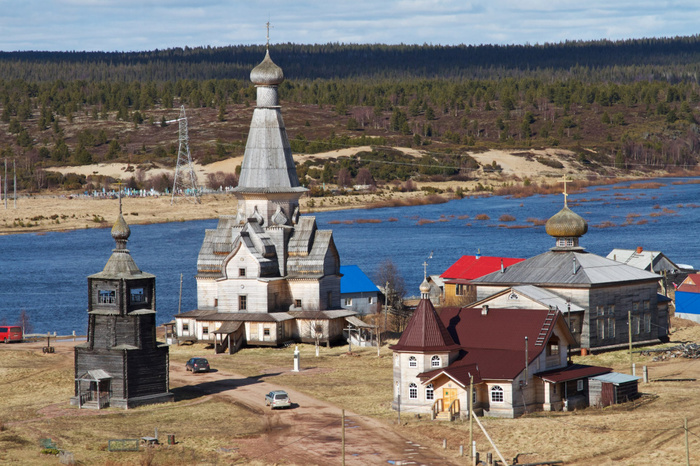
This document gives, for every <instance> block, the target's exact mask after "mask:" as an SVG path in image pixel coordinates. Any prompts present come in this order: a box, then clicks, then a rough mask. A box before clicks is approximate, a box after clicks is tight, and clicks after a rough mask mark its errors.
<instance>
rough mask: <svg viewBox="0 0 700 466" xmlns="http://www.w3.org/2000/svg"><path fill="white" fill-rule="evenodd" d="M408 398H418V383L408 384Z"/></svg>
mask: <svg viewBox="0 0 700 466" xmlns="http://www.w3.org/2000/svg"><path fill="white" fill-rule="evenodd" d="M408 399H409V400H417V399H418V385H416V384H415V383H414V382H411V383H410V384H408Z"/></svg>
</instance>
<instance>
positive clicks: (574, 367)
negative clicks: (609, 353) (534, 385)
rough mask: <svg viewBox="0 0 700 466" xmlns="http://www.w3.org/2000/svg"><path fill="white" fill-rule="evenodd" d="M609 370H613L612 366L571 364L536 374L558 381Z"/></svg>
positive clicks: (553, 381)
mask: <svg viewBox="0 0 700 466" xmlns="http://www.w3.org/2000/svg"><path fill="white" fill-rule="evenodd" d="M608 372H612V368H610V367H598V366H588V365H586V364H571V365H570V366H566V367H565V368H563V369H552V370H550V371H544V372H538V373H537V374H535V375H536V376H537V377H539V378H541V379H542V380H544V381H546V382H552V383H558V382H568V381H569V380H577V379H583V378H586V377H591V376H594V375H600V374H605V373H608Z"/></svg>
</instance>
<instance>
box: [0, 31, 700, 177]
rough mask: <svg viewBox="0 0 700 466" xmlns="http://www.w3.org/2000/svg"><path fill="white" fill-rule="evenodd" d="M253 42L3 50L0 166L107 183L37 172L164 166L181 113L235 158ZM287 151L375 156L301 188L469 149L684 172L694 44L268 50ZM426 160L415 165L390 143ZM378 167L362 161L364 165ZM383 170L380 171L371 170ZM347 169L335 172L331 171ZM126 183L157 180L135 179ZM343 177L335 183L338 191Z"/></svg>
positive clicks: (467, 161) (693, 102) (415, 170)
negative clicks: (364, 150) (549, 151)
mask: <svg viewBox="0 0 700 466" xmlns="http://www.w3.org/2000/svg"><path fill="white" fill-rule="evenodd" d="M264 53H265V49H264V47H260V46H230V47H218V48H212V47H206V48H204V47H201V48H184V49H180V48H176V49H167V50H154V51H150V52H129V53H122V52H0V105H1V108H0V158H6V159H8V160H10V159H14V160H15V161H16V167H17V176H18V184H19V187H20V188H21V189H24V190H28V191H37V190H42V189H46V188H65V189H75V190H77V189H80V190H82V189H86V188H88V187H89V186H90V185H92V186H93V187H95V186H98V185H100V183H104V182H105V181H107V182H109V181H110V180H98V179H90V177H81V176H73V175H61V174H58V173H55V172H48V171H46V170H45V168H47V167H50V166H56V165H84V164H90V163H94V162H106V161H121V162H129V163H131V164H134V165H135V166H142V167H143V166H146V167H147V166H155V165H156V164H157V165H166V166H167V165H170V166H172V165H174V164H175V161H176V154H177V125H176V124H168V123H167V120H172V119H174V118H177V116H178V113H179V107H180V106H181V105H184V106H185V108H186V111H187V114H188V119H189V128H190V144H191V149H192V153H193V156H194V157H195V159H197V160H198V161H199V162H201V163H209V162H213V161H216V160H220V159H223V158H227V157H231V156H236V155H241V154H242V152H243V148H244V146H245V138H246V135H247V129H248V128H247V125H248V123H249V121H250V116H251V114H252V107H253V106H254V105H255V88H254V86H253V85H252V83H251V82H250V81H249V79H248V75H249V73H250V70H251V69H252V68H253V67H254V66H255V65H256V64H257V63H259V62H260V61H261V59H262V57H263V56H264ZM271 56H272V58H273V60H274V61H275V62H276V63H277V64H278V65H280V66H281V67H282V68H283V70H284V73H285V76H286V80H285V82H284V83H283V84H282V85H281V86H280V98H281V103H282V106H283V114H284V118H285V122H286V124H287V130H288V133H289V136H290V139H291V142H292V148H293V150H294V151H295V152H297V153H302V152H303V153H314V152H322V151H327V150H331V149H337V148H342V147H348V146H359V145H370V146H372V152H371V154H370V155H371V156H370V157H368V156H367V154H364V157H353V158H347V159H344V160H341V161H340V163H338V164H324V163H323V162H318V163H316V162H314V161H313V160H310V161H306V162H305V163H304V164H303V165H301V166H299V167H298V169H299V173H300V175H301V177H302V179H304V180H306V182H307V183H310V184H313V182H314V181H315V180H318V181H325V182H339V183H340V182H341V180H340V178H342V180H343V183H344V180H346V179H347V178H348V176H350V177H357V176H358V175H359V174H361V175H362V176H364V177H367V172H369V176H371V177H373V178H374V179H376V180H387V181H388V180H392V179H398V180H403V181H405V180H408V179H417V178H420V177H460V176H468V173H469V171H470V170H473V169H475V168H478V165H477V164H476V162H475V161H474V160H473V159H471V158H470V157H469V156H468V152H470V151H478V150H484V149H489V148H501V149H508V150H514V151H520V150H527V149H529V148H545V147H550V148H561V149H567V150H570V151H573V152H574V153H575V154H576V156H575V157H576V160H577V161H578V162H579V163H580V164H581V165H582V166H584V167H587V168H588V169H594V170H593V171H595V172H598V173H601V174H602V173H605V172H606V171H607V170H613V169H614V170H617V171H618V172H619V171H625V170H629V171H632V170H634V171H637V172H644V171H648V170H652V169H654V170H657V169H663V170H668V171H673V170H678V169H684V168H692V167H694V166H695V165H696V164H697V160H698V148H699V147H700V129H699V128H698V122H700V83H699V82H698V79H699V77H700V36H691V37H677V38H665V39H640V40H627V41H616V42H611V41H587V42H586V41H575V42H564V43H558V44H544V45H517V46H516V45H512V46H495V45H481V46H434V45H422V46H419V45H358V44H324V45H296V44H280V45H274V46H272V47H271ZM390 146H404V147H414V148H418V149H421V150H423V151H425V155H424V156H423V157H422V158H421V159H419V160H418V161H416V160H412V161H407V160H404V159H402V157H403V158H405V157H407V156H405V155H403V154H401V153H397V152H396V151H392V150H391V149H389V147H390ZM373 161H374V162H373ZM381 161H384V162H391V164H387V163H380V162H381ZM343 170H344V171H343ZM129 183H130V184H131V185H132V186H133V187H155V188H156V189H158V188H162V187H164V186H167V185H168V180H167V179H160V180H158V179H156V180H154V179H148V178H147V176H144V175H143V174H142V175H141V176H136V175H134V176H133V177H132V178H131V180H129ZM343 183H341V184H343Z"/></svg>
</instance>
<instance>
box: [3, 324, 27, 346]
mask: <svg viewBox="0 0 700 466" xmlns="http://www.w3.org/2000/svg"><path fill="white" fill-rule="evenodd" d="M0 341H1V342H3V343H10V342H12V341H22V327H20V326H19V325H0Z"/></svg>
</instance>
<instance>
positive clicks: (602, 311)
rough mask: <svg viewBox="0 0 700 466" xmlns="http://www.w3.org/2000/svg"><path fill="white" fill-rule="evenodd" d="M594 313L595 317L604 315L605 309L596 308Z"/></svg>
mask: <svg viewBox="0 0 700 466" xmlns="http://www.w3.org/2000/svg"><path fill="white" fill-rule="evenodd" d="M595 311H596V315H597V316H602V315H605V308H604V307H603V306H596V307H595Z"/></svg>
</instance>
